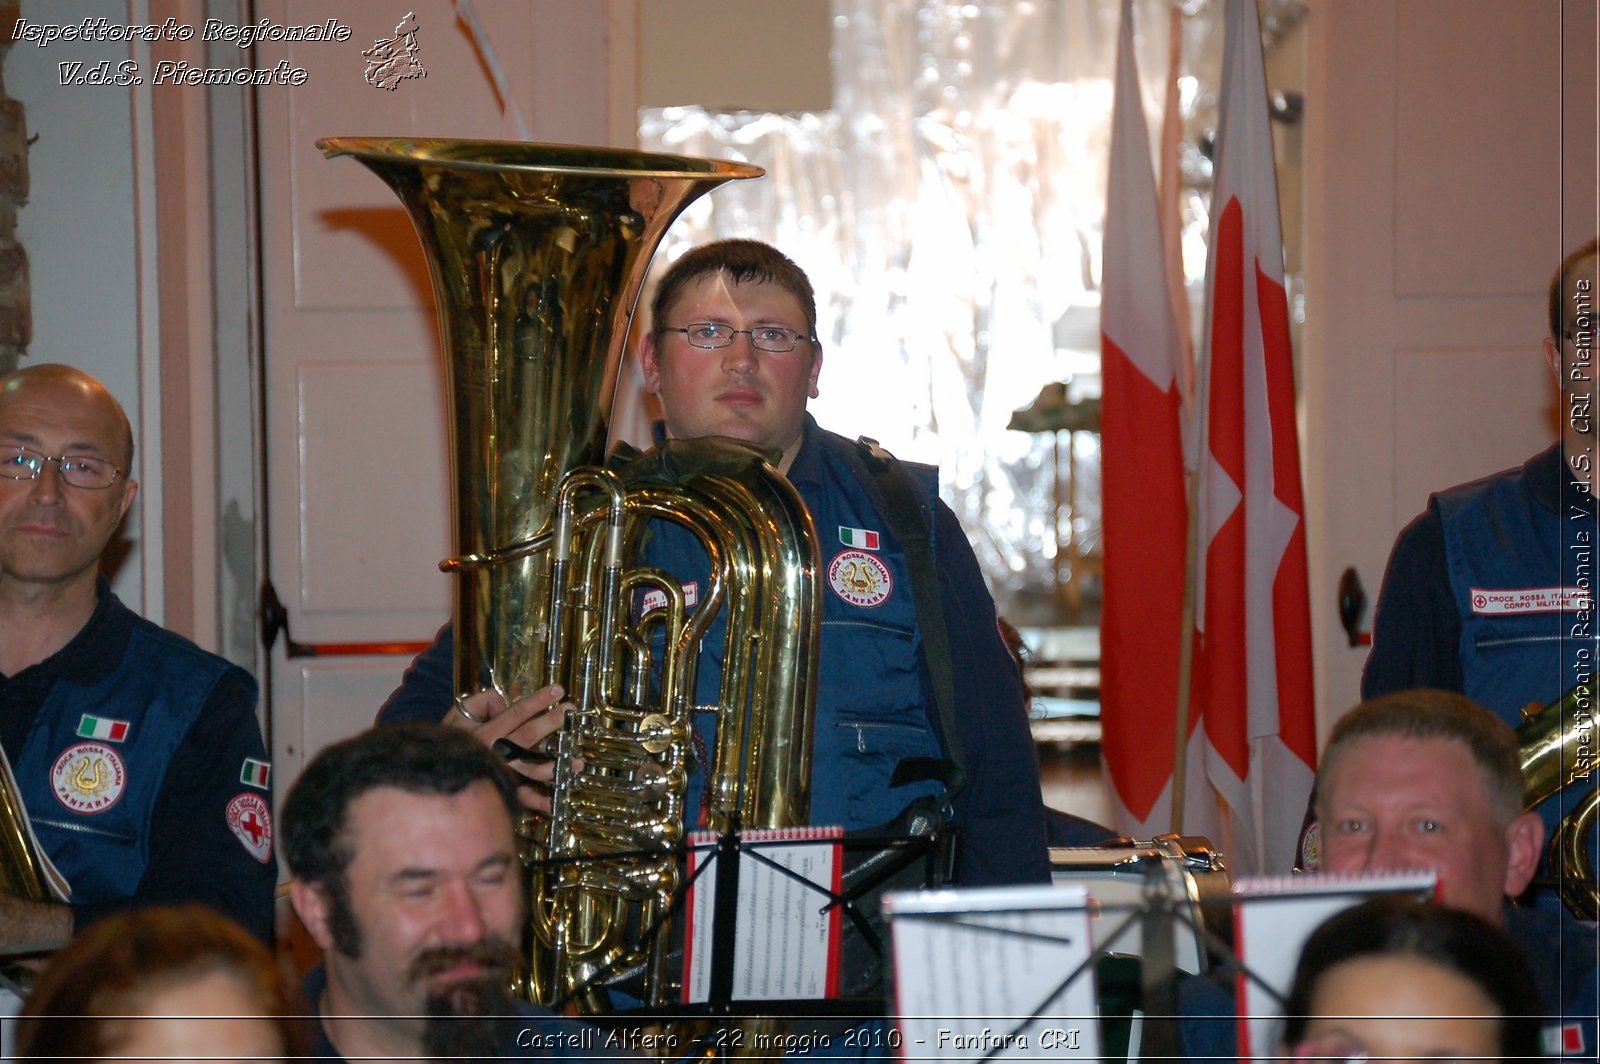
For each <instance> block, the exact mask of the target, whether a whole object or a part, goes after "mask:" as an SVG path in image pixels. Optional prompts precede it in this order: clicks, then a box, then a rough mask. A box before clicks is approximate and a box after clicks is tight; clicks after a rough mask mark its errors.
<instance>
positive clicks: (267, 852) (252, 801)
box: [228, 794, 272, 864]
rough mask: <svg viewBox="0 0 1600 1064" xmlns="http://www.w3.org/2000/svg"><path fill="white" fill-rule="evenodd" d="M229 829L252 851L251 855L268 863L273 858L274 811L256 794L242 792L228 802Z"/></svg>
mask: <svg viewBox="0 0 1600 1064" xmlns="http://www.w3.org/2000/svg"><path fill="white" fill-rule="evenodd" d="M228 830H229V831H231V832H233V834H234V836H235V837H236V838H237V839H238V840H239V841H240V842H241V843H243V844H244V848H245V849H246V850H248V851H250V856H251V857H254V858H255V859H256V860H258V861H260V862H261V863H262V864H266V863H267V862H268V861H270V860H272V811H271V810H270V809H268V808H267V803H266V802H265V801H264V800H263V799H262V798H260V797H258V796H257V795H254V794H241V795H238V796H237V797H235V798H234V800H233V801H231V802H229V803H228Z"/></svg>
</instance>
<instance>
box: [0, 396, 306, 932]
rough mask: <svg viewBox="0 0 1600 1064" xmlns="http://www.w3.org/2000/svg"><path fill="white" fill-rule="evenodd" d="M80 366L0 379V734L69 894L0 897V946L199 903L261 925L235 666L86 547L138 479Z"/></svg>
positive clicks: (252, 755) (261, 867)
mask: <svg viewBox="0 0 1600 1064" xmlns="http://www.w3.org/2000/svg"><path fill="white" fill-rule="evenodd" d="M132 465H133V433H132V431H131V429H130V427H129V424H128V418H127V415H126V414H125V413H124V412H123V410H122V407H121V406H120V405H118V403H117V401H116V400H115V399H114V398H112V396H111V394H110V393H109V392H107V391H106V389H105V388H104V387H102V386H101V384H100V383H99V382H98V381H96V380H95V379H94V378H93V377H90V376H89V375H88V374H86V373H83V372H81V371H79V370H76V369H73V368H71V367H69V366H56V365H40V366H32V367H29V368H27V369H23V370H19V371H17V372H15V373H12V374H10V375H9V376H6V377H0V747H3V748H4V751H5V755H6V758H7V759H8V761H9V762H10V764H11V767H12V772H13V775H14V777H15V779H16V781H17V789H18V791H19V794H20V798H21V801H22V803H23V805H24V806H25V807H26V809H27V811H28V815H29V818H30V819H31V820H32V823H33V828H34V831H35V833H36V834H37V836H38V838H39V842H40V844H41V846H42V848H43V850H44V852H45V854H46V855H47V856H48V857H49V858H50V860H51V861H52V862H53V863H54V864H55V865H56V867H57V868H58V869H59V870H60V871H61V872H62V873H63V874H64V875H65V877H66V879H67V881H68V883H69V884H70V885H71V888H72V892H71V898H70V901H69V902H68V903H65V904H63V903H59V902H55V901H39V900H36V899H25V898H19V897H14V896H10V895H4V894H0V947H11V948H13V949H14V948H15V947H17V946H18V945H21V944H26V943H51V942H59V941H61V940H64V939H67V938H70V937H71V935H72V934H73V932H74V931H75V930H76V929H78V928H81V927H83V926H84V925H85V924H86V923H88V922H89V921H92V920H93V919H95V918H96V917H99V916H102V915H105V914H107V913H110V912H113V911H116V910H118V909H123V908H127V907H131V906H135V905H155V904H163V903H169V902H177V901H199V902H202V903H205V904H208V905H210V906H212V907H213V908H215V909H217V910H218V911H220V912H222V913H224V914H225V915H227V916H230V917H233V918H234V919H235V920H238V921H239V922H240V923H241V924H243V925H244V926H245V927H247V928H249V929H250V930H251V931H252V932H254V933H255V934H256V935H258V936H259V937H261V938H262V939H263V940H264V941H268V942H270V941H271V935H272V897H273V888H274V886H275V884H276V881H277V869H276V866H275V864H274V862H273V860H272V812H271V810H272V803H271V793H270V791H269V790H268V774H269V773H268V768H269V766H268V762H267V754H266V748H265V746H264V744H263V743H262V740H261V729H260V726H259V724H258V723H257V721H256V715H255V703H256V686H255V682H254V681H253V680H252V679H251V678H250V676H249V675H248V674H247V673H245V672H244V671H243V670H242V669H239V668H237V667H236V666H233V665H230V664H229V663H228V662H226V661H224V660H223V659H221V658H219V657H217V656H216V655H214V654H208V653H206V652H205V651H203V650H201V649H200V648H199V647H197V646H195V645H194V644H192V643H190V642H189V641H188V640H186V639H183V638H181V637H179V636H177V635H174V634H173V633H171V632H168V631H166V630H164V629H162V628H159V627H157V626H156V625H154V624H151V623H150V622H149V621H146V620H144V619H142V618H140V617H138V616H136V615H135V614H134V613H132V612H131V611H130V610H129V609H128V608H127V607H126V606H124V605H123V604H122V603H121V602H120V601H118V599H117V597H116V596H115V595H113V594H112V593H111V590H110V587H109V585H108V584H107V582H106V580H105V578H104V577H103V576H102V575H101V574H100V557H101V555H102V554H103V553H104V551H105V549H106V544H108V543H109V542H110V541H111V538H112V536H113V535H114V534H115V533H116V530H117V527H118V525H120V524H121V522H122V519H123V517H124V516H125V515H126V514H127V512H128V509H129V507H131V506H132V505H133V502H134V499H135V498H137V496H138V494H139V485H138V484H137V483H136V482H135V481H133V480H132V479H131V477H130V475H129V474H130V470H131V468H132Z"/></svg>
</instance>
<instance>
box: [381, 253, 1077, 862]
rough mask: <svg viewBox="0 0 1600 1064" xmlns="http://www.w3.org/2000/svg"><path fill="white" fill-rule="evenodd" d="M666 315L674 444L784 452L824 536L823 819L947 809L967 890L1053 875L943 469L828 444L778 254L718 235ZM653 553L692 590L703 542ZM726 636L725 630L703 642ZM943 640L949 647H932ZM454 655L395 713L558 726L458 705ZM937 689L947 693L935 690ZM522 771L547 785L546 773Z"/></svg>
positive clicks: (989, 606) (806, 311)
mask: <svg viewBox="0 0 1600 1064" xmlns="http://www.w3.org/2000/svg"><path fill="white" fill-rule="evenodd" d="M651 312H652V324H651V331H650V333H649V334H648V335H647V336H646V338H645V340H644V345H643V349H642V356H643V366H644V371H645V381H646V386H647V388H648V389H649V391H650V392H651V393H653V394H655V395H657V396H659V397H660V400H661V405H662V409H663V413H664V415H665V417H664V422H663V423H662V424H661V425H658V426H657V433H658V436H660V437H661V438H668V439H691V438H695V437H701V436H728V437H733V438H735V439H740V440H744V441H746V442H749V443H754V444H759V445H761V446H763V447H766V448H769V449H771V450H772V451H773V452H774V453H775V455H776V464H777V468H778V470H779V471H780V472H782V473H783V474H784V475H785V476H787V477H788V479H789V481H790V482H791V483H792V484H793V485H794V487H795V488H796V489H797V490H798V492H799V494H800V496H801V497H802V499H804V501H805V504H806V506H807V508H808V509H809V511H810V514H811V517H812V520H813V522H814V523H815V526H816V529H817V533H818V537H819V539H820V540H821V543H822V576H823V581H824V583H825V587H824V588H823V592H822V595H823V599H824V605H823V608H822V649H821V654H820V658H819V664H818V683H817V696H816V702H817V706H816V718H815V747H814V753H813V758H812V773H811V822H812V823H813V824H818V825H842V826H843V827H845V828H846V829H859V828H871V827H875V826H879V825H882V824H885V823H888V822H890V821H892V820H893V819H894V818H895V817H896V816H897V815H898V814H900V813H901V812H902V811H903V810H904V809H905V808H906V807H907V806H908V805H910V804H911V803H912V802H914V801H918V800H921V801H924V802H931V803H933V804H934V805H935V806H944V807H945V808H946V811H947V812H948V814H949V815H948V817H947V820H948V822H949V823H950V824H951V825H952V826H953V827H954V828H955V829H956V831H957V832H958V833H959V835H958V838H959V842H958V850H957V859H956V866H955V879H956V881H957V882H959V883H962V884H968V885H978V884H998V883H1018V882H1043V881H1045V880H1046V878H1047V876H1048V866H1047V863H1046V854H1045V843H1044V837H1045V836H1044V830H1045V829H1044V812H1043V804H1042V799H1041V795H1040V788H1039V773H1038V762H1037V758H1036V755H1035V753H1034V749H1033V745H1032V740H1031V736H1030V734H1029V731H1028V725H1027V719H1026V713H1025V711H1024V708H1023V697H1022V687H1021V680H1020V677H1019V675H1018V673H1017V669H1016V666H1015V664H1014V663H1013V661H1012V659H1011V657H1010V655H1009V654H1008V653H1007V651H1006V648H1005V645H1004V643H1003V642H1002V640H1001V638H1000V633H999V630H998V628H997V625H996V618H995V609H994V603H993V600H992V599H991V598H990V596H989V593H988V590H987V588H986V587H985V585H984V583H983V578H982V575H981V574H980V572H979V570H978V566H977V560H976V559H975V558H974V557H973V554H972V549H971V547H970V545H969V544H968V543H967V541H966V538H965V536H964V534H963V533H962V531H961V528H960V525H959V524H958V523H957V521H956V518H955V515H954V514H953V513H952V512H951V511H950V509H949V508H948V507H946V506H945V505H944V504H943V503H942V502H940V501H939V500H938V498H937V494H936V478H935V475H934V471H933V470H932V469H929V468H927V467H923V466H914V465H911V464H909V463H901V462H898V461H896V460H894V459H893V458H892V457H889V456H887V455H886V454H885V453H884V452H882V451H881V450H880V449H878V448H876V447H875V445H868V444H867V443H865V442H863V443H855V442H851V441H850V440H847V439H845V438H844V437H841V436H837V435H835V434H833V433H830V432H827V431H825V430H823V429H822V428H820V427H819V426H818V425H817V423H816V422H815V420H813V419H812V418H811V417H810V416H809V415H808V414H807V412H806V403H807V400H808V399H809V398H811V397H813V396H815V395H816V394H817V381H818V375H819V373H820V372H821V369H822V347H821V344H820V342H819V340H818V338H817V335H816V307H815V297H814V295H813V293H812V288H811V283H810V281H809V280H808V279H807V277H806V276H805V274H804V273H803V272H802V271H801V270H800V269H799V267H797V266H796V265H795V264H794V263H793V262H791V261H790V260H789V259H788V258H787V257H785V256H784V255H783V254H781V253H780V252H779V251H777V250H776V249H775V248H772V247H770V246H768V245H766V244H763V243H759V242H757V241H751V240H724V241H718V242H716V243H712V244H707V245H703V246H701V247H699V248H696V249H694V250H692V251H691V252H689V253H688V254H686V255H684V256H683V257H682V258H681V259H679V260H678V261H677V262H676V263H675V264H674V265H673V266H672V268H671V269H670V270H669V271H668V272H667V273H666V275H665V276H664V277H663V278H662V280H661V283H660V285H659V286H658V288H657V290H656V295H655V298H654V300H653V303H652V307H651ZM902 496H903V497H904V499H905V500H907V501H900V500H901V497H902ZM917 536H922V537H925V538H926V540H927V541H929V542H930V543H931V561H932V564H931V566H918V565H917V564H916V562H915V561H914V560H913V559H912V557H911V556H910V553H909V552H908V550H907V546H908V544H907V543H906V542H904V540H905V539H907V538H908V537H910V538H915V537H917ZM645 560H646V561H647V562H648V564H650V565H652V566H657V567H660V568H662V569H664V570H666V571H668V572H670V573H672V574H674V577H675V579H678V580H680V581H681V582H682V584H683V585H684V587H685V594H686V596H687V597H689V598H691V599H692V598H693V597H694V594H695V585H696V583H697V581H699V580H701V579H702V577H701V576H700V575H699V574H700V573H701V572H703V571H704V568H705V561H704V558H703V555H701V554H700V553H699V552H698V551H697V549H696V548H695V547H694V546H693V545H692V543H691V541H690V540H689V537H687V536H678V535H675V534H674V530H673V529H671V528H663V529H662V530H661V532H660V533H659V534H657V535H655V536H654V537H652V539H651V542H650V543H649V545H648V546H647V548H646V559H645ZM701 586H704V585H703V584H702V585H701ZM934 603H936V606H935V607H934V609H933V611H932V612H931V613H930V604H934ZM930 616H938V617H941V618H942V619H941V621H940V622H939V627H940V628H941V629H942V631H936V632H932V633H930V632H928V631H927V630H926V627H927V625H928V624H929V620H928V618H929V617H930ZM716 638H717V629H716V628H714V629H713V630H712V632H711V633H708V636H707V639H706V642H707V644H711V643H713V642H714V641H715V639H716ZM939 644H945V645H947V646H948V651H947V652H946V653H931V652H930V651H929V647H930V646H935V645H939ZM453 654H454V640H453V636H452V632H451V630H450V628H449V627H446V628H445V629H444V630H442V631H441V632H440V634H439V638H438V639H437V640H436V641H435V643H434V644H433V646H431V647H430V648H429V649H428V650H426V651H424V652H423V653H422V654H421V655H419V656H418V658H417V659H416V660H415V661H414V662H413V663H412V665H411V667H410V668H409V669H408V670H407V672H406V676H405V679H404V681H403V682H402V684H401V686H400V687H399V689H397V690H396V691H395V692H394V694H393V695H391V696H390V698H389V700H388V701H387V702H386V703H385V705H384V707H383V709H382V710H381V711H380V713H379V720H380V721H382V722H393V721H399V720H419V719H420V720H433V721H437V720H441V719H443V720H445V721H447V722H448V723H452V724H455V725H457V726H462V727H474V728H476V729H477V730H478V731H479V733H480V735H481V737H482V738H484V739H485V740H486V741H493V739H495V738H499V737H502V736H509V737H511V738H512V739H513V740H514V741H516V742H518V743H520V744H521V745H525V746H526V745H532V744H533V743H534V742H535V741H536V740H537V739H538V738H540V737H541V736H542V735H544V734H546V733H548V732H549V731H551V730H553V729H554V727H556V726H557V724H558V723H559V721H558V718H557V717H556V716H555V715H547V716H543V717H538V714H539V713H540V712H541V711H542V710H543V709H545V708H546V707H548V706H550V705H553V704H555V703H556V702H557V701H558V700H559V698H560V694H559V692H558V691H556V690H552V689H548V688H547V689H545V690H544V691H541V692H538V693H537V694H535V695H533V696H530V697H529V698H526V699H523V700H522V701H521V702H519V703H517V704H516V705H515V706H512V707H506V706H504V705H503V704H502V703H501V702H500V700H499V698H498V696H497V695H495V694H493V693H492V692H483V693H480V694H478V695H475V696H472V697H471V698H468V699H466V700H464V701H463V702H461V703H459V704H458V706H457V707H456V708H452V702H451V700H452V692H451V683H452V675H451V661H452V658H453ZM718 661H720V658H719V657H718V656H717V653H716V652H715V651H714V650H713V651H711V652H709V653H708V654H707V656H706V657H705V658H703V659H702V662H701V665H700V676H699V690H700V692H701V696H702V697H700V698H699V699H698V701H699V703H700V704H701V705H709V704H710V703H712V702H714V701H715V697H714V692H715V691H716V690H717V683H718V679H719V677H718V676H717V675H716V672H717V668H716V663H717V662H718ZM941 687H943V688H945V689H946V690H948V691H949V695H950V696H949V697H947V698H943V699H941V698H939V697H937V696H936V694H935V692H936V691H937V690H939V689H940V688H941ZM469 718H478V719H477V720H472V721H470V722H469ZM535 718H537V719H535ZM484 721H487V722H486V723H484ZM714 724H715V717H714V713H713V712H712V711H710V710H709V709H707V710H705V711H702V712H700V713H698V714H697V721H696V725H697V727H696V730H697V733H699V736H700V740H701V742H702V743H704V744H705V745H706V747H707V748H709V745H710V743H709V740H710V733H712V732H713V731H714ZM697 745H698V744H697ZM519 767H523V766H519ZM523 771H524V772H525V774H527V775H530V776H533V777H534V778H535V779H536V780H537V781H540V782H542V781H544V780H548V779H549V777H550V766H548V765H544V766H538V767H533V768H526V767H523ZM703 787H704V779H703V772H697V773H696V778H695V779H693V780H692V781H691V784H690V792H689V801H688V806H687V808H688V810H689V819H690V821H691V822H690V823H689V824H688V825H686V826H687V827H690V828H693V827H697V826H699V825H698V823H696V822H695V821H696V818H697V816H698V811H699V810H700V809H701V805H702V801H701V799H702V795H703ZM534 800H535V801H538V802H540V804H542V800H540V799H534Z"/></svg>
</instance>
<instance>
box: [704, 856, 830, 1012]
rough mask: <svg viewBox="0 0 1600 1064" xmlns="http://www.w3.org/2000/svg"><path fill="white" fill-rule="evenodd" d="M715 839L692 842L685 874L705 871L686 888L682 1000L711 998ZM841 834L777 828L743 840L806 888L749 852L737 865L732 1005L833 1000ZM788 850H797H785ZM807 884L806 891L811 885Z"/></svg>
mask: <svg viewBox="0 0 1600 1064" xmlns="http://www.w3.org/2000/svg"><path fill="white" fill-rule="evenodd" d="M717 838H718V836H717V834H716V833H715V832H707V831H700V832H695V833H693V834H692V835H690V836H689V844H690V845H691V846H692V847H695V848H694V849H693V850H691V851H690V854H689V872H690V873H691V874H693V873H694V872H695V871H696V870H697V869H698V868H700V867H701V865H702V864H707V863H709V867H707V868H706V869H705V871H704V872H703V873H701V875H700V877H699V878H698V879H696V880H695V881H694V883H693V885H691V886H690V888H689V902H688V906H687V912H688V921H689V922H688V928H687V931H686V932H685V935H684V943H685V944H684V951H683V969H684V976H683V1000H684V1002H685V1003H689V1004H696V1003H699V1002H703V1001H706V1000H708V999H709V998H710V995H711V951H712V940H713V931H714V930H715V920H714V914H715V912H716V901H717V870H716V866H715V862H716V861H717V860H718V859H719V858H718V856H717V850H716V846H717ZM842 838H844V829H843V828H840V827H812V828H777V829H767V830H753V831H744V832H740V834H739V839H740V842H741V844H743V845H745V846H747V847H750V848H751V849H752V850H753V851H754V852H756V853H759V854H760V855H761V856H762V857H763V858H766V859H767V860H769V861H772V862H774V863H775V864H778V865H781V866H782V867H784V868H787V869H789V870H790V871H791V872H793V873H795V874H796V875H798V876H799V877H801V879H803V880H805V881H806V882H799V881H797V880H796V879H794V878H793V877H791V876H786V875H784V874H783V873H782V872H779V871H778V870H777V869H775V868H772V867H771V866H770V865H767V864H765V863H763V862H762V861H760V860H757V859H756V858H755V857H753V856H752V855H751V853H749V852H746V853H744V854H742V855H741V857H740V860H739V905H738V917H737V919H738V924H737V927H736V929H735V933H734V950H735V959H734V968H733V998H734V1000H736V1001H741V1000H742V1001H761V1000H774V1001H790V1000H812V999H818V998H828V997H836V996H838V992H839V920H840V916H841V914H842V912H843V910H842V909H840V908H837V907H835V908H832V909H828V911H827V912H824V911H823V910H824V909H825V908H827V906H828V903H829V902H830V900H831V896H832V895H834V894H837V893H838V892H839V887H840V879H841V877H842V875H843V871H844V867H843V865H844V863H843V860H842V858H841V850H842V847H841V846H840V844H839V843H838V842H835V843H834V844H833V845H831V846H828V845H818V844H817V842H818V841H819V840H825V839H842ZM785 842H793V843H796V845H792V846H785V845H782V844H783V843H785ZM808 884H811V885H808Z"/></svg>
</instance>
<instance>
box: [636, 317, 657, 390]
mask: <svg viewBox="0 0 1600 1064" xmlns="http://www.w3.org/2000/svg"><path fill="white" fill-rule="evenodd" d="M660 358H661V352H660V351H659V350H658V349H657V347H656V334H655V333H653V332H647V333H645V334H644V338H643V339H642V340H640V341H639V368H640V369H641V370H643V371H644V390H645V392H646V393H648V394H650V395H660V394H661V361H660Z"/></svg>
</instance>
